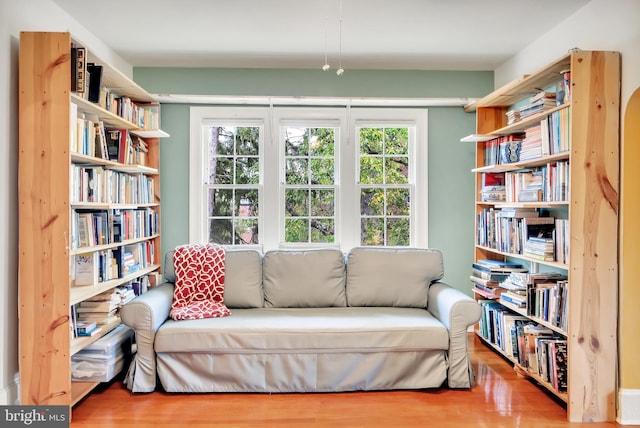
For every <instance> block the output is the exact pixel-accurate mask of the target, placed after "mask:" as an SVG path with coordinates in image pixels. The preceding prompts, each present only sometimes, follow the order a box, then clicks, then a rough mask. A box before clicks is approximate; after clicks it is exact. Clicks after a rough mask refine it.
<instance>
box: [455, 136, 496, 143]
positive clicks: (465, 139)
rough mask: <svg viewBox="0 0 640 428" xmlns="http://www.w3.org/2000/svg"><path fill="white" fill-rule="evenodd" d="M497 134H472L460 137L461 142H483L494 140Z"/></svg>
mask: <svg viewBox="0 0 640 428" xmlns="http://www.w3.org/2000/svg"><path fill="white" fill-rule="evenodd" d="M494 138H496V136H495V135H484V134H471V135H467V136H466V137H462V138H461V139H460V142H461V143H482V142H484V141H489V140H493V139H494Z"/></svg>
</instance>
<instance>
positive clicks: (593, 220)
mask: <svg viewBox="0 0 640 428" xmlns="http://www.w3.org/2000/svg"><path fill="white" fill-rule="evenodd" d="M619 85H620V55H619V54H618V53H616V52H601V51H580V50H574V51H572V52H570V53H569V54H567V55H565V56H563V57H561V58H559V59H558V60H556V61H554V62H552V63H551V64H548V65H547V66H545V67H543V68H542V69H540V70H538V71H536V72H534V73H532V74H529V75H527V76H525V77H523V78H522V79H518V80H516V81H514V82H512V83H510V84H508V85H505V86H504V87H502V88H499V89H497V90H496V91H494V92H493V93H491V94H489V95H487V96H486V97H484V98H482V99H479V100H477V101H475V102H474V103H473V104H470V105H468V106H466V107H465V110H466V111H470V112H475V114H476V130H475V133H474V134H473V135H472V136H468V137H464V138H463V139H462V141H465V142H473V143H475V144H476V164H475V167H474V168H473V169H472V173H473V174H474V177H475V183H476V195H477V196H476V200H475V225H476V227H475V234H476V238H475V241H476V242H475V251H474V262H473V264H472V266H471V275H470V281H471V283H472V288H473V292H474V295H475V296H476V300H477V301H479V302H480V303H481V305H482V307H483V312H484V314H483V318H482V321H481V322H480V323H479V324H478V326H477V329H476V334H477V335H478V337H480V338H481V340H483V341H484V342H485V343H486V344H487V345H488V346H490V347H491V348H492V349H494V350H496V351H497V352H499V353H501V354H502V355H503V356H505V357H506V358H507V359H508V360H509V361H511V362H512V363H513V364H514V367H515V368H516V369H517V371H518V372H519V373H522V374H523V375H526V376H528V377H530V378H532V379H534V380H536V381H537V382H538V383H539V384H540V385H541V386H542V387H544V388H545V389H547V390H549V391H551V392H552V393H553V394H555V395H556V396H557V397H558V398H560V399H561V400H562V401H564V402H565V403H566V404H567V417H568V419H569V420H570V421H576V422H577V421H584V420H590V421H611V420H614V419H615V403H614V402H613V400H612V399H611V397H615V377H616V368H615V361H616V358H615V352H616V324H617V314H616V293H617V292H616V290H617V280H618V279H617V268H618V266H617V248H618V241H617V227H618V224H617V223H618V212H617V206H618V200H617V197H618V196H617V188H618V165H619V154H618V152H619V149H618V145H619V103H620V94H619ZM586 307H588V308H590V309H589V310H590V314H589V316H588V317H585V316H584V315H583V312H584V311H583V309H584V308H586ZM587 337H589V338H590V339H589V340H591V341H592V340H596V341H597V342H598V350H597V352H595V351H594V349H593V348H592V347H590V346H585V343H586V341H585V340H584V339H585V338H587ZM585 374H587V375H585ZM569 396H571V400H569Z"/></svg>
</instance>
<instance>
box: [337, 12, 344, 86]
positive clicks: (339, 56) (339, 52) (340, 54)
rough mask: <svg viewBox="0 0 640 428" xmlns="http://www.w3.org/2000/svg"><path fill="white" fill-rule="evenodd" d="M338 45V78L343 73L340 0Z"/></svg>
mask: <svg viewBox="0 0 640 428" xmlns="http://www.w3.org/2000/svg"><path fill="white" fill-rule="evenodd" d="M339 19H340V21H339V24H340V27H339V34H338V37H339V45H338V48H339V49H338V71H336V74H337V75H338V76H342V73H344V70H343V69H342V0H340V12H339Z"/></svg>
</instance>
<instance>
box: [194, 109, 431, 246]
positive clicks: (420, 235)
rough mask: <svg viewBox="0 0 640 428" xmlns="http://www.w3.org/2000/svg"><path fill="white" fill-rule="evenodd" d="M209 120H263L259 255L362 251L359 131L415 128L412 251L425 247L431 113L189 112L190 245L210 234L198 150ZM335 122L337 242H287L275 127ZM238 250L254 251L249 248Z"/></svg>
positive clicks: (203, 150) (280, 150)
mask: <svg viewBox="0 0 640 428" xmlns="http://www.w3.org/2000/svg"><path fill="white" fill-rule="evenodd" d="M207 121H210V122H215V123H225V124H233V123H243V124H245V125H246V124H247V123H248V122H250V121H253V122H261V123H262V125H263V126H264V133H263V138H264V141H261V142H260V150H261V163H260V170H261V177H260V190H259V192H260V201H259V206H260V214H259V223H258V227H259V236H260V242H261V245H258V246H257V247H259V248H258V249H260V250H262V251H266V250H270V249H276V248H289V247H293V248H295V247H314V246H323V247H327V246H331V245H333V246H336V247H339V248H341V249H342V250H343V251H345V252H346V251H348V250H349V249H351V248H353V247H355V246H359V245H360V191H359V188H360V187H359V183H358V181H359V165H358V159H359V155H358V154H359V149H360V148H359V146H358V144H357V142H358V135H357V127H358V126H359V125H363V124H365V125H366V126H386V127H390V126H415V129H416V135H415V144H412V147H411V148H410V150H411V153H410V156H412V159H413V160H414V162H413V165H412V170H413V172H411V173H412V174H413V183H414V184H415V187H414V189H413V194H412V200H411V207H410V210H411V228H412V230H411V246H415V247H424V248H427V247H428V235H427V231H428V182H427V178H428V175H427V169H428V154H427V152H428V150H427V142H428V141H427V138H428V129H427V125H428V114H427V109H425V108H397V107H393V108H369V107H362V108H360V107H357V108H356V107H353V108H352V107H350V106H349V105H346V106H345V107H317V108H316V107H273V106H269V107H205V106H198V107H191V111H190V172H189V241H190V242H191V243H204V242H207V241H208V236H207V229H208V228H207V223H206V219H207V213H206V195H204V193H203V186H202V184H203V183H204V182H205V181H203V180H206V173H207V169H206V168H207V162H206V160H207V157H208V155H207V152H206V147H204V145H203V144H202V142H203V136H202V130H203V129H204V124H205V123H207ZM336 122H337V123H338V124H339V128H340V131H339V134H340V135H339V136H337V137H336V152H335V157H336V165H335V167H336V185H337V187H336V201H335V203H336V225H335V233H336V236H335V243H333V244H328V243H323V244H313V243H284V214H285V213H284V172H285V168H284V148H283V147H281V138H280V125H281V124H294V123H297V124H299V125H301V126H314V125H315V124H325V125H326V124H331V123H336ZM242 247H243V248H250V247H256V246H252V245H247V246H242Z"/></svg>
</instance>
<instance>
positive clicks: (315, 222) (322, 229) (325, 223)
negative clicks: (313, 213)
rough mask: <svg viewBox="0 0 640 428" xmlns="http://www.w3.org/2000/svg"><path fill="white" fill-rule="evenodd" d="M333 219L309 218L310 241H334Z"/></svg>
mask: <svg viewBox="0 0 640 428" xmlns="http://www.w3.org/2000/svg"><path fill="white" fill-rule="evenodd" d="M333 223H334V221H333V219H328V218H323V219H312V220H311V242H334V240H335V238H334V236H335V232H334V228H333Z"/></svg>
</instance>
